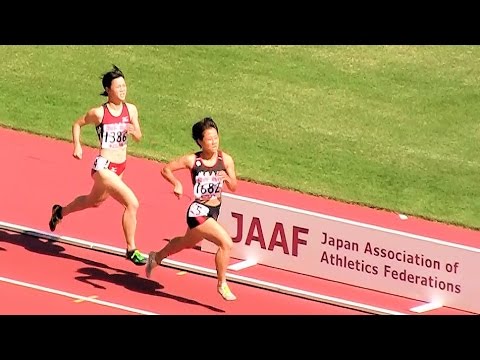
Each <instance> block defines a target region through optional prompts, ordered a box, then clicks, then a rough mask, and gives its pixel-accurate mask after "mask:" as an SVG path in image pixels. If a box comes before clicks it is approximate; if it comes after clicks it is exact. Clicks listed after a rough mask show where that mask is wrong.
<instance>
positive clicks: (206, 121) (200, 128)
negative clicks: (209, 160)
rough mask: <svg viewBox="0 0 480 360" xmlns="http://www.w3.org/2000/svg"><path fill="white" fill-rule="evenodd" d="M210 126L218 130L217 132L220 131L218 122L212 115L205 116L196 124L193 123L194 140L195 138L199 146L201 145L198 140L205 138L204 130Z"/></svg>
mask: <svg viewBox="0 0 480 360" xmlns="http://www.w3.org/2000/svg"><path fill="white" fill-rule="evenodd" d="M210 128H214V129H215V130H217V133H218V127H217V124H216V123H215V121H214V120H213V119H212V118H210V117H206V118H203V119H202V120H200V121H197V122H196V123H195V124H193V126H192V138H193V140H195V142H196V143H197V145H198V146H200V144H199V143H198V140H203V132H204V131H205V130H207V129H210ZM200 147H201V146H200Z"/></svg>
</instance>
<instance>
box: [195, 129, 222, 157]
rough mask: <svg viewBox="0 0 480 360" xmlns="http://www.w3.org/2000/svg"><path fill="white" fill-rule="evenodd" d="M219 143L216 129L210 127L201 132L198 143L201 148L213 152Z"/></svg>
mask: <svg viewBox="0 0 480 360" xmlns="http://www.w3.org/2000/svg"><path fill="white" fill-rule="evenodd" d="M219 143H220V139H219V137H218V133H217V130H215V129H214V128H210V129H207V130H205V131H204V132H203V139H202V140H201V143H200V145H201V146H202V149H203V150H205V151H211V152H215V151H217V150H218V144H219Z"/></svg>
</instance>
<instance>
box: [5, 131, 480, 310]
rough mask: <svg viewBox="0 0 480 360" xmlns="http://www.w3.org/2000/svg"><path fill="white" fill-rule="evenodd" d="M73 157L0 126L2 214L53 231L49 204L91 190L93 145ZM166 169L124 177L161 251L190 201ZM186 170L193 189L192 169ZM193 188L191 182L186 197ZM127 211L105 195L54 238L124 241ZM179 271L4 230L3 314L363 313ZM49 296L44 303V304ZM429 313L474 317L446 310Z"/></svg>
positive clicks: (468, 235)
mask: <svg viewBox="0 0 480 360" xmlns="http://www.w3.org/2000/svg"><path fill="white" fill-rule="evenodd" d="M71 153H72V145H71V143H69V142H64V141H59V140H54V139H49V138H45V137H41V136H36V135H32V134H28V133H22V132H18V131H13V130H9V129H2V128H0V160H1V161H2V165H3V168H4V169H10V171H8V172H7V171H5V172H4V176H3V177H2V184H3V186H2V189H3V190H4V193H3V194H2V206H1V207H0V220H1V221H4V222H7V223H11V224H18V225H22V226H27V227H30V228H34V229H38V230H40V231H44V232H49V229H48V219H49V216H50V209H51V206H52V204H53V203H60V204H65V203H67V202H69V201H70V200H71V199H72V198H73V197H74V196H77V195H80V194H82V193H87V192H88V191H89V190H90V187H91V184H92V180H91V178H90V166H91V163H92V161H93V158H94V156H95V155H96V150H95V149H90V148H87V147H84V159H83V160H81V161H78V160H75V159H73V157H72V156H71ZM161 167H162V164H160V163H158V162H155V161H149V160H146V159H140V158H134V157H129V159H128V165H127V171H126V173H125V177H124V179H125V181H126V182H127V183H128V184H129V185H130V186H131V187H132V188H133V189H134V191H135V192H136V194H137V196H138V198H139V200H140V204H141V205H140V211H139V214H138V231H137V245H138V247H139V249H140V250H141V251H142V252H148V251H150V250H154V249H159V248H160V247H162V246H163V245H164V241H165V239H168V238H171V237H173V236H176V235H179V234H182V233H183V232H184V230H185V224H184V212H185V209H186V206H187V205H188V203H189V200H188V199H187V198H184V199H182V200H177V199H176V198H175V197H174V196H173V194H172V191H171V187H170V185H169V184H167V183H166V182H165V181H164V180H163V178H162V177H161V175H160V169H161ZM182 176H183V177H182V180H183V181H184V184H185V185H187V184H188V173H186V172H185V173H184V174H182ZM188 190H189V188H188V186H185V192H186V193H187V192H188ZM237 194H239V195H243V196H248V197H253V198H257V199H261V200H265V201H271V202H277V203H278V199H281V202H282V204H283V205H287V206H293V207H299V208H303V209H305V210H310V211H316V212H321V213H328V214H329V215H332V216H338V217H343V218H346V219H350V220H356V221H361V222H365V223H369V224H374V225H379V226H382V227H389V228H392V229H396V230H401V231H406V232H412V233H415V234H418V235H424V236H429V237H435V238H438V239H445V240H448V241H452V239H453V241H456V239H458V241H459V240H460V239H461V243H462V244H465V245H470V246H474V244H475V242H474V239H475V237H477V238H478V233H476V232H475V231H472V230H468V229H463V228H458V227H454V226H449V225H445V224H439V223H433V222H428V221H425V220H422V219H415V218H412V217H410V218H409V220H408V221H402V220H400V219H399V218H398V216H397V215H396V214H392V213H389V212H385V211H379V210H375V209H370V208H364V207H359V206H354V205H349V204H344V203H339V202H335V201H331V200H327V199H323V198H318V197H314V196H309V195H303V194H299V193H296V192H291V191H286V190H281V189H274V188H271V187H267V186H262V185H258V184H252V183H248V182H243V181H241V182H240V184H239V189H238V192H237ZM326 209H327V210H328V211H326ZM121 212H122V209H121V207H120V206H119V205H118V204H117V203H115V202H114V201H113V200H108V201H107V202H106V203H105V204H104V205H103V206H102V207H100V208H97V209H89V210H86V211H83V212H79V213H75V214H72V215H70V216H69V217H68V218H66V219H65V220H64V221H63V222H62V224H60V225H59V227H58V228H57V232H56V234H57V235H65V236H69V237H74V238H79V239H84V240H88V241H91V242H96V243H101V244H106V245H110V246H114V247H123V246H124V240H123V234H122V229H121V226H120V221H121ZM19 258H20V259H22V261H20V262H19V261H18V259H19ZM171 259H172V260H178V261H182V262H186V263H190V264H195V265H200V266H204V267H208V268H213V255H211V254H208V253H203V252H201V251H199V250H195V249H190V250H186V251H184V252H181V253H179V254H176V255H175V256H173V257H171ZM19 264H21V265H19ZM178 273H179V271H178V270H175V269H170V268H166V267H162V268H158V269H157V270H156V272H155V273H154V275H153V278H152V279H151V280H148V279H146V278H145V276H144V274H143V267H136V266H134V265H133V264H131V263H129V262H127V261H126V260H124V259H122V258H120V257H117V256H112V255H109V254H104V253H100V252H95V251H92V250H87V249H81V248H78V247H75V246H72V245H67V244H62V243H52V242H48V241H46V240H41V239H38V238H35V237H32V236H24V235H20V234H17V233H10V232H7V231H2V230H0V280H1V281H0V291H1V292H2V293H8V297H6V298H5V301H2V304H1V305H0V313H1V314H125V313H133V314H134V313H142V312H147V313H150V312H151V313H155V314H319V315H322V314H362V312H359V311H355V310H351V309H346V308H342V307H338V306H333V305H328V304H322V303H320V302H317V301H312V300H305V299H300V298H297V297H293V296H289V295H284V294H280V293H276V292H272V291H267V290H263V289H258V288H254V287H251V286H247V285H242V284H232V290H234V291H235V293H236V295H237V296H238V300H237V301H235V302H233V303H228V302H225V301H223V300H222V299H221V298H220V296H219V295H217V294H216V292H215V283H216V280H215V279H214V278H211V277H207V276H201V275H196V274H192V273H187V274H184V275H181V274H178ZM238 274H239V275H243V276H248V277H252V278H255V279H260V280H264V281H270V282H274V283H278V284H280V285H284V286H291V287H295V288H299V289H302V290H306V291H312V292H316V293H320V294H323V295H328V296H332V297H337V298H342V299H346V300H350V301H355V302H359V303H363V304H368V305H371V306H378V307H381V308H386V309H389V310H393V311H398V312H401V313H406V314H414V313H412V312H410V311H409V309H410V308H411V307H413V306H418V305H421V304H422V302H419V301H417V300H412V299H405V298H402V297H398V296H393V295H390V294H384V293H379V292H375V291H371V290H367V289H362V288H358V287H353V286H349V285H346V284H341V283H336V282H333V281H326V280H322V279H317V278H313V277H309V276H303V275H300V274H294V273H290V272H286V271H282V270H279V269H273V268H269V267H265V266H255V267H253V268H248V269H244V270H241V271H240V272H238ZM12 282H17V283H12ZM38 286H40V287H38ZM61 292H64V293H66V294H63V293H62V294H60V293H61ZM45 297H48V301H43V300H41V299H43V298H45ZM82 297H84V298H82ZM88 297H91V298H88ZM79 298H80V299H79ZM35 299H37V300H35ZM46 303H48V306H47V305H45V304H46ZM428 314H433V315H435V314H469V313H467V312H464V311H460V310H455V309H449V308H441V309H437V310H433V311H431V312H429V313H428Z"/></svg>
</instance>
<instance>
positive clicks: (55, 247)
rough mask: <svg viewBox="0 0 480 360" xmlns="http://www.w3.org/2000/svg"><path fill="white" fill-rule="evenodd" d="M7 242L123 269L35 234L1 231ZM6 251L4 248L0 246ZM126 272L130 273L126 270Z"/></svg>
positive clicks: (92, 263) (50, 254) (93, 263)
mask: <svg viewBox="0 0 480 360" xmlns="http://www.w3.org/2000/svg"><path fill="white" fill-rule="evenodd" d="M1 242H5V243H9V244H13V245H19V246H23V248H24V249H25V250H27V251H31V252H34V253H36V254H41V255H48V256H55V257H59V258H62V259H67V260H73V261H80V262H82V263H84V264H85V265H90V266H95V267H98V268H103V269H112V270H116V271H122V270H119V269H115V268H112V267H110V266H108V265H105V264H102V263H99V262H97V261H92V260H88V259H84V258H81V257H78V256H74V255H70V254H68V253H66V252H64V251H65V248H64V247H63V246H61V245H59V244H58V243H56V242H54V241H50V240H44V239H40V238H39V237H37V236H33V235H24V234H10V233H7V232H5V231H0V243H1ZM0 249H2V250H4V251H6V250H5V249H4V248H0ZM124 272H125V273H128V272H126V271H124Z"/></svg>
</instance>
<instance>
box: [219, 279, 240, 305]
mask: <svg viewBox="0 0 480 360" xmlns="http://www.w3.org/2000/svg"><path fill="white" fill-rule="evenodd" d="M217 290H218V293H219V294H220V295H222V297H223V298H224V299H225V300H227V301H233V300H236V299H237V297H236V296H235V295H233V293H232V292H231V291H230V288H229V287H228V285H227V284H226V283H223V284H222V285H220V286H219V287H218V288H217Z"/></svg>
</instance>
